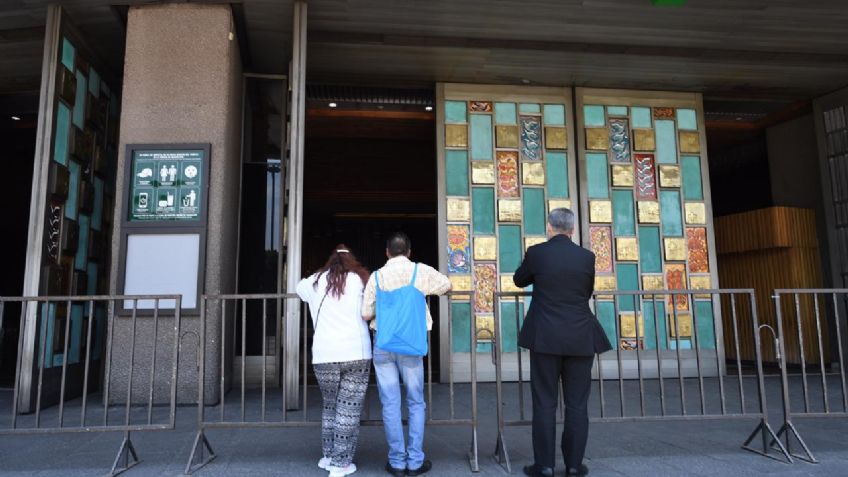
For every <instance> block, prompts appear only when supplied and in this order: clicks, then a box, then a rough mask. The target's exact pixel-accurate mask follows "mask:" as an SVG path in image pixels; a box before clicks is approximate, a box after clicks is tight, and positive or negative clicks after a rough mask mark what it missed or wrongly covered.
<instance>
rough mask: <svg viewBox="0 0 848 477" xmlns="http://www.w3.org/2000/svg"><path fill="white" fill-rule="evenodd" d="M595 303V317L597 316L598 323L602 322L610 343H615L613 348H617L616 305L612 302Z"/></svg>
mask: <svg viewBox="0 0 848 477" xmlns="http://www.w3.org/2000/svg"><path fill="white" fill-rule="evenodd" d="M595 303H596V304H595V315H597V317H598V321H600V322H601V327H602V328H603V329H604V332H605V333H606V335H607V338H609V340H610V343H613V347H615V346H616V345H615V342H616V339H615V337H616V330H615V305H614V304H613V302H611V301H598V302H595Z"/></svg>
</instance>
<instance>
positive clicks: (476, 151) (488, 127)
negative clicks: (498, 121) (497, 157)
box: [470, 114, 492, 161]
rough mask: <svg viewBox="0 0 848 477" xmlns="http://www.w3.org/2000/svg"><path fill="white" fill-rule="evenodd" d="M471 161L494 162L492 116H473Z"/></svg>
mask: <svg viewBox="0 0 848 477" xmlns="http://www.w3.org/2000/svg"><path fill="white" fill-rule="evenodd" d="M470 134H471V159H475V160H476V159H485V160H489V161H491V160H492V116H491V115H489V114H472V115H471V128H470Z"/></svg>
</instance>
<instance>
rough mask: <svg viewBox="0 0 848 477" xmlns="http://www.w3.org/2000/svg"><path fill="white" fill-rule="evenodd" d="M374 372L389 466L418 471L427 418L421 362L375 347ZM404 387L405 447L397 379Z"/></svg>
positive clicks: (421, 459) (418, 359) (422, 461)
mask: <svg viewBox="0 0 848 477" xmlns="http://www.w3.org/2000/svg"><path fill="white" fill-rule="evenodd" d="M373 360H374V370H375V374H376V375H377V389H379V391H380V402H381V403H382V404H383V427H384V428H385V431H386V441H387V442H388V444H389V464H391V466H392V467H394V468H396V469H412V470H415V469H418V468H419V467H421V464H423V463H424V450H423V446H424V424H425V422H426V419H427V416H426V413H425V410H426V408H427V404H426V403H425V402H424V360H423V358H422V357H421V356H408V355H402V354H396V353H391V352H389V351H383V350H381V349H380V348H377V347H376V346H375V347H374V358H373ZM401 379H402V380H403V384H404V387H406V407H407V410H408V412H409V445H408V446H406V445H404V434H403V421H402V415H401V414H402V413H401V408H400V400H401V398H400V380H401Z"/></svg>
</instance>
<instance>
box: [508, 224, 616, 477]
mask: <svg viewBox="0 0 848 477" xmlns="http://www.w3.org/2000/svg"><path fill="white" fill-rule="evenodd" d="M547 233H548V237H549V240H548V241H547V242H545V243H541V244H538V245H534V246H532V247H530V248H529V249H527V253H526V254H525V256H524V261H523V262H522V263H521V266H520V267H518V270H516V272H515V275H514V276H513V277H512V279H513V281H514V282H515V285H516V286H518V287H521V288H524V287H527V286H529V285H533V298H532V301H531V302H530V309H529V310H528V311H527V316H526V318H525V320H524V325H523V326H522V327H521V333H520V335H519V337H518V344H519V345H521V347H522V348H527V349H529V350H530V380H531V383H530V385H531V388H532V391H533V456H534V458H535V463H534V464H533V465H528V466H526V467H524V473H525V474H527V475H530V476H539V477H550V476H553V475H554V460H555V453H556V409H557V400H558V398H559V393H558V386H559V382H560V380H562V393H563V396H565V429H563V432H562V455H563V457H564V458H565V467H566V475H585V474H587V473H588V472H589V469H588V468H587V467H586V465H585V464H583V455H584V453H585V452H586V440H587V438H588V434H589V414H588V411H587V404H588V401H589V391H590V386H591V381H592V362H593V361H594V357H595V354H596V353H603V352H604V351H609V350H610V349H612V346H611V345H610V342H609V340H608V339H607V336H606V334H605V333H604V330H603V328H602V327H601V324H600V323H599V322H598V319H597V318H596V317H595V315H594V314H593V313H592V310H591V309H590V308H589V300H590V299H591V297H592V291H593V288H594V284H595V254H593V253H592V252H590V251H588V250H586V249H584V248H582V247H580V246H579V245H577V244H575V243H574V242H572V240H571V236H572V235H573V233H574V213H573V212H572V211H571V210H569V209H565V208H561V209H554V210H552V211H551V212H550V214H549V215H548V225H547Z"/></svg>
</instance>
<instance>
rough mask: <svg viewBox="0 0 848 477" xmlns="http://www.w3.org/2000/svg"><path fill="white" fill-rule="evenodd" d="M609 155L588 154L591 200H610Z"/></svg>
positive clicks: (587, 176)
mask: <svg viewBox="0 0 848 477" xmlns="http://www.w3.org/2000/svg"><path fill="white" fill-rule="evenodd" d="M608 169H609V168H608V167H607V155H606V154H604V153H597V152H587V153H586V182H587V183H588V184H587V190H588V193H589V198H590V199H607V198H609V174H608V172H607V170H608Z"/></svg>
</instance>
